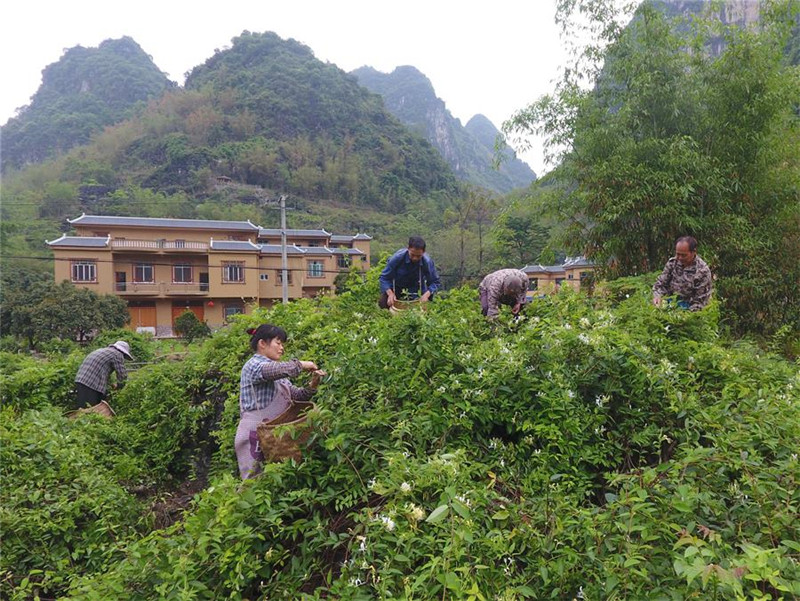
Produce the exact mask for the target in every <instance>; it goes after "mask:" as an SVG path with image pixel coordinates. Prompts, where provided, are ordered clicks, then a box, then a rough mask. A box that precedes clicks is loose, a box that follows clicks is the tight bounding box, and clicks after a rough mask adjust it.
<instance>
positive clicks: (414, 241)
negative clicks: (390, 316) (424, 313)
mask: <svg viewBox="0 0 800 601" xmlns="http://www.w3.org/2000/svg"><path fill="white" fill-rule="evenodd" d="M379 281H380V284H381V298H380V300H379V301H378V306H380V308H381V309H389V308H391V307H393V306H394V302H395V301H396V300H398V299H400V300H414V299H419V301H420V302H423V303H424V302H427V301H429V300H430V299H431V297H432V296H433V295H434V294H436V292H437V291H438V290H439V289H440V288H441V287H442V284H441V282H440V281H439V274H438V273H436V267H435V266H434V265H433V259H431V258H430V257H429V256H428V254H427V253H426V252H425V240H423V239H422V238H420V237H419V236H411V238H409V239H408V248H401V249H400V250H398V251H397V252H396V253H394V254H393V255H392V256H391V257H389V259H388V260H387V261H386V267H384V269H383V271H382V272H381V277H380V280H379Z"/></svg>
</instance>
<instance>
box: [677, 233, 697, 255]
mask: <svg viewBox="0 0 800 601" xmlns="http://www.w3.org/2000/svg"><path fill="white" fill-rule="evenodd" d="M681 242H686V244H688V245H689V252H694V251H696V250H697V240H695V239H694V238H693V237H692V236H681V237H680V238H678V240H677V241H676V242H675V245H676V246H677V245H678V244H679V243H681Z"/></svg>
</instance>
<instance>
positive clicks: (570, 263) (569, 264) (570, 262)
mask: <svg viewBox="0 0 800 601" xmlns="http://www.w3.org/2000/svg"><path fill="white" fill-rule="evenodd" d="M563 267H565V268H573V267H594V263H592V262H591V261H589V260H588V259H587V258H586V257H584V256H580V257H567V260H566V261H564V265H563Z"/></svg>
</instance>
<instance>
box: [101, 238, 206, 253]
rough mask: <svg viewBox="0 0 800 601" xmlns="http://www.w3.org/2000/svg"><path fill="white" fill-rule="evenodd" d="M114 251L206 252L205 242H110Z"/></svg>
mask: <svg viewBox="0 0 800 601" xmlns="http://www.w3.org/2000/svg"><path fill="white" fill-rule="evenodd" d="M111 248H113V249H114V250H179V251H187V250H188V251H207V250H208V243H207V242H194V241H192V240H128V239H125V240H113V239H112V240H111Z"/></svg>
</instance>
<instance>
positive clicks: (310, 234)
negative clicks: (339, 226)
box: [258, 228, 331, 238]
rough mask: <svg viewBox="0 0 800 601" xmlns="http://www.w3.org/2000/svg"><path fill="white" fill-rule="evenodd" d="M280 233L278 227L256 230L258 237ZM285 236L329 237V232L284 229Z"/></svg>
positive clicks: (276, 235)
mask: <svg viewBox="0 0 800 601" xmlns="http://www.w3.org/2000/svg"><path fill="white" fill-rule="evenodd" d="M280 235H281V231H280V230H278V229H266V228H261V229H260V230H259V231H258V236H259V238H274V237H279V236H280ZM286 235H287V236H293V237H295V238H298V237H303V238H329V237H330V235H331V234H330V232H326V231H325V230H290V229H287V230H286Z"/></svg>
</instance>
